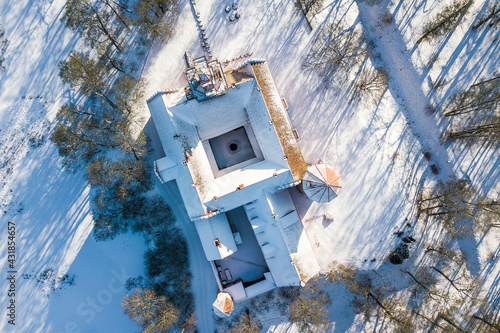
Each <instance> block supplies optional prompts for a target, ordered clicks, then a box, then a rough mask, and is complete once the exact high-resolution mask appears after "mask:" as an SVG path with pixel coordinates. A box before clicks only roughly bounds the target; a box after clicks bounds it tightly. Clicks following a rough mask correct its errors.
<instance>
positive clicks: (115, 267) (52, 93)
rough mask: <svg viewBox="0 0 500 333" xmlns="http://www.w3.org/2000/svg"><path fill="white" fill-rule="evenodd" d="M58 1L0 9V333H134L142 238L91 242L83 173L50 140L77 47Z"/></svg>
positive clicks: (5, 4)
mask: <svg viewBox="0 0 500 333" xmlns="http://www.w3.org/2000/svg"><path fill="white" fill-rule="evenodd" d="M64 3H65V1H64V0H54V1H48V0H39V1H31V0H22V1H2V2H1V3H0V13H1V14H0V24H1V25H2V27H3V29H4V30H5V33H6V37H7V38H8V39H9V45H8V47H7V52H6V54H5V58H6V61H5V63H4V65H5V67H6V71H5V72H0V209H1V211H0V221H1V223H0V225H1V226H2V227H1V231H0V237H1V238H0V239H1V242H0V252H1V253H2V259H1V264H0V271H1V272H2V279H1V283H0V289H1V290H2V291H3V293H2V295H1V297H0V299H1V306H2V309H3V310H2V311H1V319H0V331H1V332H23V333H24V332H134V331H137V330H138V326H137V325H135V324H134V323H133V322H132V321H131V320H130V319H128V317H127V316H126V314H125V313H124V312H123V310H122V309H121V307H120V303H121V301H122V299H123V295H124V294H125V292H126V291H125V287H124V282H125V280H126V279H127V278H128V277H130V276H137V275H140V274H144V273H143V272H144V268H143V263H142V256H143V253H144V251H145V249H146V247H145V244H144V240H143V239H142V237H141V236H138V235H125V236H122V237H119V238H117V239H116V240H114V241H113V242H109V243H97V242H96V241H95V240H94V238H93V236H92V234H91V232H92V220H91V217H90V214H89V188H88V186H87V184H86V182H85V178H84V172H83V171H79V172H76V173H69V172H67V171H66V170H64V168H63V166H62V161H61V158H60V157H59V155H58V152H57V149H56V147H54V146H53V145H52V144H51V142H50V140H49V139H48V137H49V135H50V130H51V128H52V127H53V125H54V115H55V112H56V111H57V109H58V107H59V106H60V105H61V103H64V102H65V101H67V100H68V99H69V98H71V96H70V94H69V90H67V89H66V87H64V86H63V85H62V82H61V81H60V80H59V77H58V67H57V64H58V62H59V61H61V60H63V59H65V57H66V56H67V54H68V53H69V52H70V51H71V50H72V49H74V48H75V46H76V45H77V42H78V38H77V36H75V35H74V34H73V33H72V32H71V31H70V30H68V29H66V28H65V27H64V26H63V25H62V23H61V22H60V21H59V18H60V15H61V12H62V8H63V5H64ZM9 221H10V222H13V223H15V226H16V235H15V241H16V255H17V258H16V261H15V270H16V271H17V274H16V281H15V289H16V290H15V304H16V318H15V324H16V325H15V326H13V325H11V324H9V323H8V322H7V321H8V320H9V319H10V318H9V317H8V316H7V306H8V302H9V301H10V299H11V297H8V295H7V292H8V290H9V288H10V286H11V284H10V282H9V281H8V280H7V276H8V275H9V276H10V274H8V273H7V271H8V270H11V269H10V268H9V266H8V263H7V240H8V239H7V226H8V222H9ZM23 274H25V275H24V276H23ZM65 274H68V278H69V280H63V279H61V277H63V276H64V275H65ZM71 279H73V281H71Z"/></svg>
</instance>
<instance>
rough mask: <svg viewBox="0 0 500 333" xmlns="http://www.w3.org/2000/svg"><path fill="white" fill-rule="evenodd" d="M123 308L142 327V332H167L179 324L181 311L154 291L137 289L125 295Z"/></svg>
mask: <svg viewBox="0 0 500 333" xmlns="http://www.w3.org/2000/svg"><path fill="white" fill-rule="evenodd" d="M122 307H123V309H124V311H125V313H126V314H127V315H128V316H129V317H130V318H131V319H132V320H133V321H135V322H136V323H138V324H139V325H140V326H141V327H142V332H150V333H155V332H158V333H159V332H167V331H168V330H169V329H171V328H172V327H173V326H174V324H175V323H176V322H177V319H178V317H179V311H178V310H177V309H176V308H175V307H174V306H173V305H172V304H171V303H169V302H167V300H166V297H165V296H157V295H156V293H155V291H154V290H151V289H148V288H144V289H142V288H141V289H136V290H135V292H134V293H133V294H131V295H128V294H125V297H124V298H123V302H122Z"/></svg>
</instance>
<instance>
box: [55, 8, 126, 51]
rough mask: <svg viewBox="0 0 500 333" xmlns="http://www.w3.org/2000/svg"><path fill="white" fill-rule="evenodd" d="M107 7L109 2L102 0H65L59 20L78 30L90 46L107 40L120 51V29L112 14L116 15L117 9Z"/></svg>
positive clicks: (95, 45)
mask: <svg viewBox="0 0 500 333" xmlns="http://www.w3.org/2000/svg"><path fill="white" fill-rule="evenodd" d="M103 4H105V5H107V6H106V7H107V8H105V7H104V6H102V5H103ZM109 8H110V2H109V1H104V0H103V1H90V0H67V1H66V6H65V7H64V11H63V15H62V17H61V21H62V22H64V23H65V24H66V26H67V27H68V28H70V29H71V30H73V31H75V32H79V33H80V34H81V35H82V37H83V39H84V40H85V41H86V42H87V43H88V44H89V45H90V47H92V48H94V47H97V46H99V45H100V44H101V43H103V42H104V41H107V42H109V43H111V44H112V45H113V46H114V47H115V48H116V50H118V51H119V52H122V51H123V49H122V46H121V41H120V40H119V33H120V29H118V27H117V26H116V25H115V24H114V22H115V21H114V19H113V15H117V13H118V11H116V10H115V12H114V13H113V11H112V10H109ZM111 8H112V7H111ZM120 19H122V17H121V16H120ZM120 19H118V20H119V21H120ZM127 27H128V26H127Z"/></svg>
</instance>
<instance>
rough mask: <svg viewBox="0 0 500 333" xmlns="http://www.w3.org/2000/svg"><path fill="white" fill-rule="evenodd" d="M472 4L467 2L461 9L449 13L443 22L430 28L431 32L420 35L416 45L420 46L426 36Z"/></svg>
mask: <svg viewBox="0 0 500 333" xmlns="http://www.w3.org/2000/svg"><path fill="white" fill-rule="evenodd" d="M471 4H472V1H469V2H467V3H466V4H465V5H463V6H462V7H460V8H458V9H457V10H455V11H454V12H453V13H451V14H450V15H448V16H447V17H445V18H444V19H443V20H441V22H440V23H439V24H438V25H436V26H435V27H434V28H432V29H431V30H429V31H427V32H425V34H423V35H422V37H420V38H419V39H418V40H417V44H420V43H421V42H422V41H423V40H424V39H425V38H427V36H429V34H431V33H432V32H434V31H436V30H437V29H438V28H440V27H441V26H442V25H443V24H444V23H446V22H447V21H448V20H449V19H451V18H452V17H453V16H455V15H457V14H459V13H460V11H462V10H463V9H465V8H468V7H469V6H470V5H471Z"/></svg>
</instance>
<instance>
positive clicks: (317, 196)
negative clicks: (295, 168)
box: [302, 163, 342, 202]
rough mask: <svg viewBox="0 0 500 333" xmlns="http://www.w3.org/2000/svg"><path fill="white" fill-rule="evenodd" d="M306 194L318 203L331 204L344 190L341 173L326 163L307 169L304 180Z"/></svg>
mask: <svg viewBox="0 0 500 333" xmlns="http://www.w3.org/2000/svg"><path fill="white" fill-rule="evenodd" d="M302 186H303V191H304V193H305V194H306V195H307V196H308V197H309V198H310V199H311V200H314V201H316V202H330V201H332V200H333V199H335V198H336V197H337V196H338V195H339V192H340V189H341V188H342V176H341V175H340V173H339V171H338V170H337V169H336V168H334V167H332V166H329V165H328V164H326V163H319V164H315V165H312V166H310V167H309V168H307V172H306V174H305V175H304V178H303V179H302Z"/></svg>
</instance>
